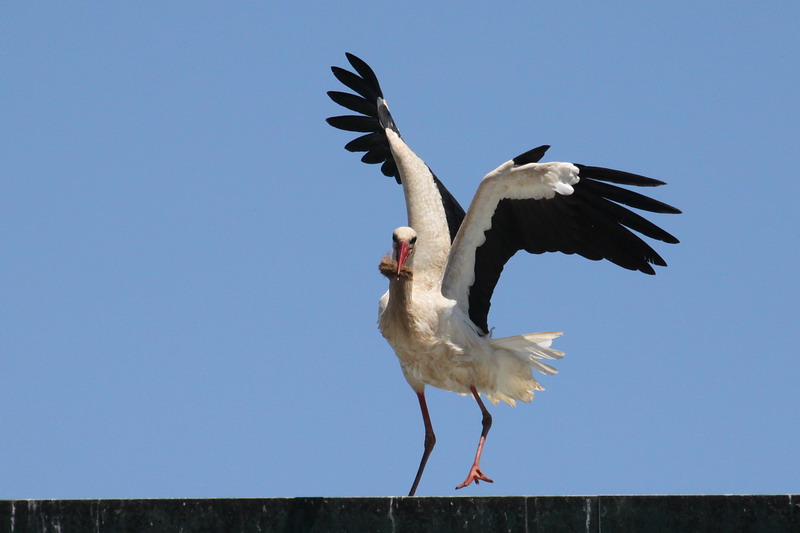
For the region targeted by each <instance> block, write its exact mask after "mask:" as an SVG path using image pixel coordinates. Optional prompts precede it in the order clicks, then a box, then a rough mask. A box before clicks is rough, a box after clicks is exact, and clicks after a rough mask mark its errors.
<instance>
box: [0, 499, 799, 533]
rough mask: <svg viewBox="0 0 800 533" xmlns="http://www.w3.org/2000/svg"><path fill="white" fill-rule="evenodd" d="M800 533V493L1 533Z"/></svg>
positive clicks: (24, 528)
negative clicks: (128, 532)
mask: <svg viewBox="0 0 800 533" xmlns="http://www.w3.org/2000/svg"><path fill="white" fill-rule="evenodd" d="M6 531H7V532H15V533H16V532H26V533H27V532H36V533H40V532H42V533H44V532H63V533H69V532H73V531H75V532H81V533H82V532H98V533H110V532H118V531H120V532H121V531H125V532H127V531H130V532H139V531H146V532H162V531H164V532H178V531H182V532H194V531H211V532H227V531H230V532H285V531H291V532H294V531H298V532H304V533H305V532H323V531H324V532H327V531H358V532H368V531H375V532H384V531H385V532H395V531H396V532H406V531H435V532H449V531H482V532H499V531H509V532H517V531H524V532H528V533H545V532H547V533H550V532H569V533H575V532H592V533H599V532H600V531H602V532H603V533H607V532H628V531H630V532H634V531H635V532H656V533H657V532H693V531H709V532H712V531H713V532H716V531H719V532H751V531H752V532H759V533H772V532H776V533H777V532H786V533H798V532H800V495H751V496H748V495H729V496H724V495H719V496H716V495H701V496H505V497H485V498H480V497H432V498H401V497H397V498H244V499H241V498H235V499H234V498H231V499H224V498H221V499H140V500H138V499H137V500H122V499H119V500H117V499H109V500H102V499H101V500H0V532H6Z"/></svg>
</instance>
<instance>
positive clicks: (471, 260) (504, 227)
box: [442, 146, 680, 333]
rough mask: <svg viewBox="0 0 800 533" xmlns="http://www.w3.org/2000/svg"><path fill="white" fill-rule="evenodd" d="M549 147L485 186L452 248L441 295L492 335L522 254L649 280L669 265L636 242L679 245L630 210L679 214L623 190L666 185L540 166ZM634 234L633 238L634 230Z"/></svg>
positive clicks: (597, 170)
mask: <svg viewBox="0 0 800 533" xmlns="http://www.w3.org/2000/svg"><path fill="white" fill-rule="evenodd" d="M547 148H548V147H546V146H544V147H540V148H536V149H534V150H531V151H530V152H526V153H525V154H522V155H520V156H518V157H516V158H514V159H513V160H511V161H508V162H506V163H504V164H503V165H501V166H500V167H498V168H497V169H496V170H494V171H493V172H490V173H489V174H487V175H486V177H485V178H484V179H483V181H482V182H481V185H480V187H479V188H478V191H477V192H476V193H475V197H474V199H473V200H472V204H470V207H469V210H468V211H467V215H466V219H465V220H464V223H463V224H462V226H461V230H460V231H459V234H458V236H457V238H456V240H455V242H454V243H453V248H452V250H451V252H450V257H449V260H448V266H447V270H446V273H445V279H444V285H443V291H442V292H443V293H444V295H445V296H447V297H448V298H452V299H455V300H456V301H458V304H459V306H461V307H462V308H463V309H464V310H465V311H466V312H468V313H469V317H470V319H471V320H472V322H474V323H475V325H476V326H478V328H480V329H481V330H482V331H483V332H484V333H488V332H489V327H488V322H487V316H488V314H489V307H490V305H491V297H492V293H493V292H494V288H495V286H496V285H497V281H498V279H499V278H500V273H501V272H502V271H503V267H504V266H505V264H506V262H507V261H508V260H509V259H510V258H511V257H512V256H513V255H514V254H515V253H516V252H517V251H519V250H525V251H527V252H530V253H534V254H540V253H544V252H563V253H566V254H578V255H582V256H583V257H586V258H587V259H591V260H595V261H597V260H600V259H608V260H609V261H611V262H612V263H614V264H617V265H619V266H621V267H623V268H627V269H630V270H639V271H641V272H644V273H646V274H655V270H654V269H653V267H652V265H660V266H666V264H667V263H666V262H665V261H664V259H663V258H662V257H661V256H660V255H658V253H656V251H655V250H653V249H652V248H651V247H650V246H649V245H648V244H647V243H646V242H644V241H643V240H642V239H641V238H640V237H639V236H638V235H636V234H635V233H633V231H636V232H638V233H641V234H642V235H645V236H647V237H650V238H653V239H656V240H660V241H663V242H667V243H673V244H674V243H677V242H678V239H676V238H675V237H673V236H672V235H670V234H669V233H667V232H666V231H664V230H663V229H661V228H659V227H658V226H656V225H655V224H653V223H652V222H650V221H648V220H647V219H645V218H644V217H642V216H641V215H638V214H636V213H634V212H633V211H631V210H629V209H627V208H626V207H624V206H628V207H633V208H636V209H641V210H644V211H651V212H654V213H680V210H678V209H676V208H674V207H672V206H669V205H667V204H665V203H662V202H659V201H657V200H654V199H652V198H649V197H647V196H644V195H642V194H639V193H636V192H633V191H630V190H628V189H625V188H623V187H619V186H618V185H614V184H619V185H632V186H640V187H653V186H658V185H664V182H662V181H658V180H654V179H652V178H647V177H644V176H639V175H637V174H631V173H628V172H622V171H619V170H612V169H608V168H601V167H593V166H586V165H579V164H571V163H537V161H538V160H539V158H541V157H542V156H543V155H544V152H545V150H546V149H547ZM631 230H633V231H631Z"/></svg>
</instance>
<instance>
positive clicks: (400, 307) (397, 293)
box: [387, 278, 413, 326]
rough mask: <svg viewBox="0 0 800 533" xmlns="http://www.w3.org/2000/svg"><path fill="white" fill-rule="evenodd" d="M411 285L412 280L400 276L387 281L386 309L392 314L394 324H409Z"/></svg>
mask: <svg viewBox="0 0 800 533" xmlns="http://www.w3.org/2000/svg"><path fill="white" fill-rule="evenodd" d="M412 286H413V282H412V281H411V280H408V279H403V278H400V279H391V280H390V281H389V302H388V303H387V307H388V309H387V310H388V312H389V313H390V314H391V315H392V316H393V318H394V320H393V322H394V323H395V324H401V325H404V326H408V325H409V322H410V319H411V316H410V307H411V288H412Z"/></svg>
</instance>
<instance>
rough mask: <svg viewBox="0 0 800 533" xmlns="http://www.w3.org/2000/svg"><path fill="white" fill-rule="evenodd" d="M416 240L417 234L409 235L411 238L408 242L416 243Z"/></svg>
mask: <svg viewBox="0 0 800 533" xmlns="http://www.w3.org/2000/svg"><path fill="white" fill-rule="evenodd" d="M416 242H417V236H416V235H414V236H413V237H411V239H410V240H409V241H408V243H409V244H416Z"/></svg>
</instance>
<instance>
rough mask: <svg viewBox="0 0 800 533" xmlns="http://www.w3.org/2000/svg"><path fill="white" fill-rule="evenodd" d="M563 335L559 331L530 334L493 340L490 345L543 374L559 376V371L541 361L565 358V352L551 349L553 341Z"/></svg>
mask: <svg viewBox="0 0 800 533" xmlns="http://www.w3.org/2000/svg"><path fill="white" fill-rule="evenodd" d="M561 335H563V333H561V332H559V331H548V332H545V333H529V334H527V335H515V336H513V337H503V338H500V339H491V340H490V341H489V343H490V344H491V345H492V346H494V347H495V348H501V349H503V350H508V351H509V352H511V353H513V354H514V355H516V356H517V357H519V358H520V359H522V360H523V361H525V362H526V363H528V364H529V365H531V367H533V368H535V369H536V370H538V371H539V372H541V373H543V374H557V373H558V370H556V369H555V368H553V367H552V366H550V365H548V364H546V363H542V362H541V361H539V359H550V360H553V359H561V358H562V357H564V352H560V351H558V350H553V349H552V348H550V345H551V344H552V340H553V339H555V338H556V337H560V336H561Z"/></svg>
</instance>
